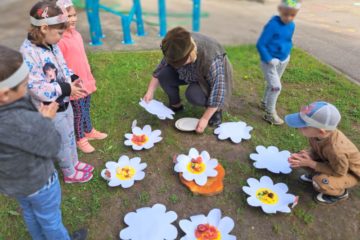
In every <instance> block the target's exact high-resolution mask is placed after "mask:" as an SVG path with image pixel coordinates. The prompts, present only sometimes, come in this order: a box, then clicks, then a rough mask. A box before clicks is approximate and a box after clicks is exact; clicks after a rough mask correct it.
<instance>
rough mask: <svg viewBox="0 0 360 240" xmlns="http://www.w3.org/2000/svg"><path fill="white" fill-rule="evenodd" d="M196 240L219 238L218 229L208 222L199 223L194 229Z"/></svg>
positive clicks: (214, 239)
mask: <svg viewBox="0 0 360 240" xmlns="http://www.w3.org/2000/svg"><path fill="white" fill-rule="evenodd" d="M195 237H196V239H197V240H220V239H221V234H220V232H219V230H218V229H217V228H216V227H214V226H212V225H210V224H199V225H198V226H197V228H196V230H195Z"/></svg>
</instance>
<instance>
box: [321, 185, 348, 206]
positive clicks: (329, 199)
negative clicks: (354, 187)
mask: <svg viewBox="0 0 360 240" xmlns="http://www.w3.org/2000/svg"><path fill="white" fill-rule="evenodd" d="M348 197H349V193H348V190H347V189H345V192H344V193H343V194H341V195H340V196H330V195H326V194H324V193H319V194H317V195H316V196H315V197H314V200H315V201H316V202H317V203H320V204H325V205H331V204H334V203H337V202H339V201H343V200H345V199H347V198H348Z"/></svg>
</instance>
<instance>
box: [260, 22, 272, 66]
mask: <svg viewBox="0 0 360 240" xmlns="http://www.w3.org/2000/svg"><path fill="white" fill-rule="evenodd" d="M272 37H273V25H272V24H271V20H270V22H268V23H267V24H266V25H265V27H264V29H263V31H262V33H261V35H260V37H259V39H258V41H257V44H256V48H257V50H258V52H259V54H260V58H261V60H262V61H263V62H265V63H269V62H270V61H271V60H272V59H273V57H272V56H271V54H270V53H269V51H268V49H267V47H266V45H267V44H268V43H269V41H270V40H271V38H272Z"/></svg>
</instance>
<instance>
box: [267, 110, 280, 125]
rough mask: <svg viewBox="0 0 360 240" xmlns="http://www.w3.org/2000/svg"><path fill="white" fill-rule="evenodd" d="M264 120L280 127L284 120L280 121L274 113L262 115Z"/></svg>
mask: <svg viewBox="0 0 360 240" xmlns="http://www.w3.org/2000/svg"><path fill="white" fill-rule="evenodd" d="M264 120H265V121H267V122H269V123H271V124H274V125H282V124H284V120H282V119H281V118H280V117H279V116H278V115H277V113H276V112H274V113H268V112H266V114H265V115H264Z"/></svg>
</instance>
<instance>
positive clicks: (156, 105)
mask: <svg viewBox="0 0 360 240" xmlns="http://www.w3.org/2000/svg"><path fill="white" fill-rule="evenodd" d="M139 105H140V106H142V107H143V108H145V110H146V111H148V112H149V113H151V114H153V115H156V116H157V117H158V118H159V119H161V120H165V119H166V118H169V119H174V116H173V115H174V114H175V113H174V111H173V110H171V109H170V108H168V107H167V106H165V105H164V104H163V103H162V102H159V101H157V100H154V99H153V100H151V101H150V102H148V103H146V102H145V101H144V100H143V99H140V102H139Z"/></svg>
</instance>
